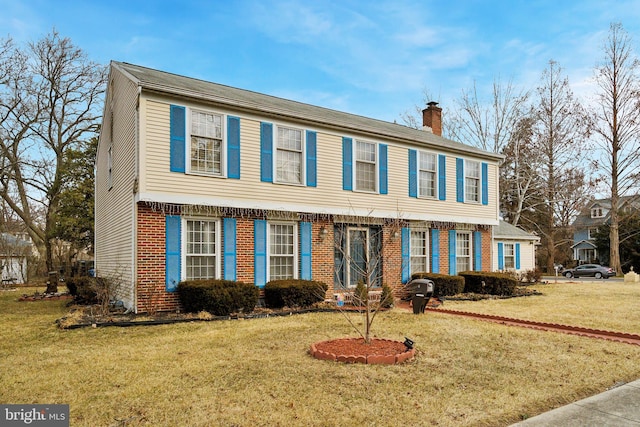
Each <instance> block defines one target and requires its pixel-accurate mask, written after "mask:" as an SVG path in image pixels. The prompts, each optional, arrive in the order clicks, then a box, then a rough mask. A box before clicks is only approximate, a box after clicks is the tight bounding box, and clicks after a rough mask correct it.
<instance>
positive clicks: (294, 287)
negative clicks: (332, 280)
mask: <svg viewBox="0 0 640 427" xmlns="http://www.w3.org/2000/svg"><path fill="white" fill-rule="evenodd" d="M327 289H328V286H327V285H326V284H325V283H323V282H316V281H313V280H302V279H288V280H272V281H270V282H268V283H267V284H266V285H265V286H264V303H265V305H266V306H267V307H270V308H282V307H310V306H312V305H313V304H315V303H317V302H321V301H324V298H325V295H326V293H327Z"/></svg>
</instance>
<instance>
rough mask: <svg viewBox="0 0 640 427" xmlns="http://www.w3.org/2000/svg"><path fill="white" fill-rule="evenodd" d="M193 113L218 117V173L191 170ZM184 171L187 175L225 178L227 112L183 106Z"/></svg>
mask: <svg viewBox="0 0 640 427" xmlns="http://www.w3.org/2000/svg"><path fill="white" fill-rule="evenodd" d="M193 113H202V114H210V115H213V116H219V117H220V127H221V138H220V173H219V174H218V173H207V172H201V171H193V170H191V135H192V134H191V125H192V123H191V120H192V119H191V117H192V115H193ZM185 116H186V117H185V128H186V129H185V141H184V144H185V147H184V156H185V159H184V161H185V173H186V174H187V175H199V176H207V177H214V178H227V155H228V153H227V114H226V113H221V112H219V111H216V110H213V109H206V108H194V107H188V106H185Z"/></svg>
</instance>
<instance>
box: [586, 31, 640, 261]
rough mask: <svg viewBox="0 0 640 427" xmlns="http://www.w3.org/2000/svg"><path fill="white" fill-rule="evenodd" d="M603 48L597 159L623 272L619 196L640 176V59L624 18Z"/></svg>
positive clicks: (615, 255) (613, 253)
mask: <svg viewBox="0 0 640 427" xmlns="http://www.w3.org/2000/svg"><path fill="white" fill-rule="evenodd" d="M603 53H604V60H603V62H602V64H601V65H599V66H597V67H596V69H595V81H596V85H597V88H598V93H597V95H596V108H595V111H596V113H595V118H596V122H595V125H594V127H593V129H594V133H595V135H596V141H597V144H598V146H599V147H600V149H601V152H602V153H603V154H602V156H601V157H600V158H599V159H597V160H596V161H595V162H594V164H595V167H596V169H597V170H599V171H600V172H601V178H602V180H603V181H604V182H606V183H607V185H608V188H609V191H610V194H611V213H610V215H611V222H610V231H609V240H610V242H609V244H610V246H609V262H610V265H611V267H612V268H614V269H615V270H616V271H618V272H620V271H621V262H620V241H619V239H620V237H619V224H620V215H619V208H620V206H619V205H620V200H621V197H622V196H624V195H625V194H626V193H628V192H629V190H631V189H632V188H633V187H637V185H638V178H639V176H638V172H637V171H638V166H640V162H639V160H640V138H639V137H640V98H639V97H640V80H639V76H638V67H640V61H638V58H637V57H636V56H635V55H634V53H633V48H632V46H631V37H630V36H629V34H628V33H627V32H626V31H625V30H624V28H623V27H622V25H621V24H620V23H614V24H611V26H610V28H609V36H608V38H607V40H606V41H605V43H604V46H603Z"/></svg>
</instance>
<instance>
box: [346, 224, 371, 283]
mask: <svg viewBox="0 0 640 427" xmlns="http://www.w3.org/2000/svg"><path fill="white" fill-rule="evenodd" d="M347 240H348V241H347V248H348V249H347V254H346V255H347V266H348V267H347V274H348V277H347V283H348V286H349V287H351V288H353V287H355V286H356V285H357V284H358V282H362V283H364V284H367V282H366V275H367V270H368V253H369V230H368V229H367V228H355V227H349V228H348V230H347Z"/></svg>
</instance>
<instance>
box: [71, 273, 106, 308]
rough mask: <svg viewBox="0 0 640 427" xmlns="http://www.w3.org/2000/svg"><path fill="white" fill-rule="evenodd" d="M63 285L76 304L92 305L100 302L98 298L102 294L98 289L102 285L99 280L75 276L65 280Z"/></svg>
mask: <svg viewBox="0 0 640 427" xmlns="http://www.w3.org/2000/svg"><path fill="white" fill-rule="evenodd" d="M65 285H66V286H67V289H68V290H69V293H70V294H71V295H72V296H73V301H74V302H75V303H76V304H82V305H94V304H99V303H100V302H101V301H100V298H99V297H100V295H101V294H102V292H100V289H99V288H100V286H101V285H103V283H102V280H101V279H100V278H97V277H89V276H75V277H70V278H69V279H67V281H66V282H65Z"/></svg>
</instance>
